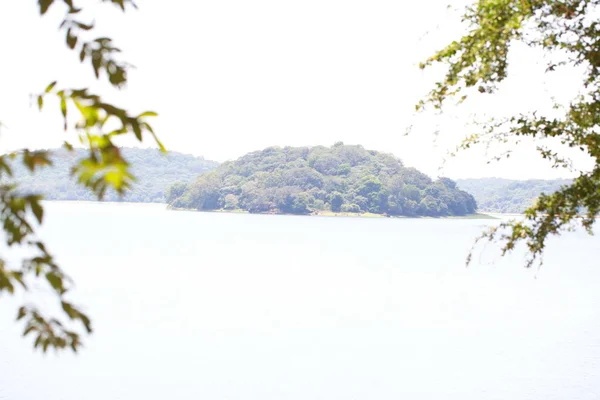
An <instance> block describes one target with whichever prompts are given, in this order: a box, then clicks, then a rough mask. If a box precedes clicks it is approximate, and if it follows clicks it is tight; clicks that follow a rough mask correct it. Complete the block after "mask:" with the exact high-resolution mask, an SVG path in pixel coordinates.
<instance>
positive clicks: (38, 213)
mask: <svg viewBox="0 0 600 400" xmlns="http://www.w3.org/2000/svg"><path fill="white" fill-rule="evenodd" d="M29 207H31V211H32V212H33V215H35V218H36V219H37V221H38V223H40V224H41V223H42V221H43V219H44V208H43V207H42V205H41V204H40V202H39V201H38V200H37V199H36V200H35V201H31V202H30V203H29Z"/></svg>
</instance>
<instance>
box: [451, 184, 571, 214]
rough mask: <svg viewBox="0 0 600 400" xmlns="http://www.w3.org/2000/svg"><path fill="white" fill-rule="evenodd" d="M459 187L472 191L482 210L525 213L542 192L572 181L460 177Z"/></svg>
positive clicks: (547, 191)
mask: <svg viewBox="0 0 600 400" xmlns="http://www.w3.org/2000/svg"><path fill="white" fill-rule="evenodd" d="M456 182H457V184H458V187H459V188H461V189H463V190H466V191H467V192H469V193H471V194H472V195H473V196H474V197H475V199H476V200H477V205H478V206H479V209H480V210H481V211H488V212H499V213H523V212H524V211H525V210H526V209H527V208H528V207H529V206H531V205H532V204H533V202H534V201H535V199H537V197H538V196H539V195H540V194H541V193H546V194H550V193H553V192H555V191H557V190H558V189H560V187H561V186H563V185H567V184H570V183H571V180H568V179H556V180H539V179H538V180H535V179H532V180H525V181H518V180H511V179H501V178H481V179H460V180H457V181H456Z"/></svg>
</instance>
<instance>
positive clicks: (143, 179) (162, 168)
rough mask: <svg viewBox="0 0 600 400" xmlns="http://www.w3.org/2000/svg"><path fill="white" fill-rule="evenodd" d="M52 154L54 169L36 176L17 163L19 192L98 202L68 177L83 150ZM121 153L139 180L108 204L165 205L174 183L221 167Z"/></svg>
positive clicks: (143, 152)
mask: <svg viewBox="0 0 600 400" xmlns="http://www.w3.org/2000/svg"><path fill="white" fill-rule="evenodd" d="M51 152H52V158H51V160H52V163H53V165H52V166H50V167H45V168H42V169H40V170H39V171H36V174H35V175H33V174H31V173H30V172H29V171H28V170H27V169H26V168H25V167H24V166H23V165H22V164H21V163H15V165H14V171H13V174H14V176H13V179H14V180H15V181H16V182H18V183H19V190H20V191H22V192H27V193H36V194H42V195H44V198H45V199H47V200H90V201H91V200H96V198H95V197H94V195H93V194H91V193H90V191H89V190H87V189H85V188H83V187H81V186H79V185H76V183H75V180H74V178H73V177H72V176H71V175H70V174H69V171H70V170H71V167H72V166H73V165H75V164H76V162H77V161H78V160H80V159H82V158H83V157H84V154H85V153H84V150H81V149H74V150H73V151H72V152H69V151H67V150H65V149H54V150H51ZM122 152H123V154H124V156H125V158H126V159H127V160H128V161H129V162H130V164H131V170H132V172H133V174H134V176H135V177H136V179H137V180H136V182H135V183H134V184H133V186H132V187H131V189H130V190H128V192H127V193H126V194H125V196H124V197H123V198H120V197H119V196H118V195H117V194H116V193H114V192H107V194H106V196H105V198H104V200H106V201H128V202H142V203H160V202H165V201H166V199H165V193H166V191H167V189H168V188H169V187H170V186H171V185H172V184H173V182H177V181H180V182H189V181H191V180H193V179H194V178H195V177H196V176H197V175H198V174H200V173H202V172H205V171H209V170H212V169H214V168H216V167H217V165H218V163H217V162H215V161H210V160H205V159H204V158H202V157H196V156H192V155H188V154H182V153H177V152H169V153H168V154H163V153H161V152H160V151H158V150H156V149H137V148H123V149H122ZM9 181H10V180H9Z"/></svg>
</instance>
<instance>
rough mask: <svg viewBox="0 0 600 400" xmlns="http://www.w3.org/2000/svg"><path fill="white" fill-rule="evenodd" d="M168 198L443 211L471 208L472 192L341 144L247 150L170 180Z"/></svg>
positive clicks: (226, 205) (232, 205) (260, 206)
mask: <svg viewBox="0 0 600 400" xmlns="http://www.w3.org/2000/svg"><path fill="white" fill-rule="evenodd" d="M168 201H169V203H170V204H171V205H172V206H173V207H176V208H188V209H196V210H215V209H243V210H247V211H250V212H254V213H292V214H310V213H313V212H318V211H333V212H353V213H359V212H370V213H376V214H388V215H406V216H448V215H466V214H472V213H474V212H475V211H476V208H477V206H476V203H475V200H474V198H473V196H471V195H470V194H468V193H466V192H464V191H462V190H459V189H457V187H456V184H455V183H454V182H453V181H452V180H450V179H447V178H440V179H438V180H436V181H433V180H431V179H430V178H429V177H428V176H427V175H425V174H423V173H421V172H419V171H417V170H416V169H414V168H407V167H405V166H404V165H403V164H402V162H401V161H400V160H399V159H398V158H396V157H395V156H393V155H390V154H385V153H379V152H377V151H372V150H366V149H364V148H363V147H362V146H349V145H344V144H343V143H341V142H340V143H336V144H335V145H334V146H332V147H329V148H328V147H324V146H317V147H284V148H280V147H269V148H266V149H264V150H262V151H256V152H253V153H249V154H247V155H245V156H243V157H241V158H239V159H238V160H236V161H233V162H227V163H224V164H222V165H221V166H219V167H218V168H217V169H216V170H215V171H212V172H208V173H205V174H202V175H200V177H199V178H198V179H197V180H196V181H195V182H194V183H192V184H190V185H182V184H178V185H175V186H174V187H172V188H171V191H170V193H169V198H168Z"/></svg>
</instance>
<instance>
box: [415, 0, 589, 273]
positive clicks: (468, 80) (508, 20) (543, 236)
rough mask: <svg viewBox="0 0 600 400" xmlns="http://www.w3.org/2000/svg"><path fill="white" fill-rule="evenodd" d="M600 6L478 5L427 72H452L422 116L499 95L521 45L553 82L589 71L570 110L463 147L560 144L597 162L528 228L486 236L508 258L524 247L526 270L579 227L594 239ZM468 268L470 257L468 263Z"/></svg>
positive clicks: (539, 207) (488, 130)
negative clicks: (561, 72)
mask: <svg viewBox="0 0 600 400" xmlns="http://www.w3.org/2000/svg"><path fill="white" fill-rule="evenodd" d="M599 11H600V4H599V2H598V1H597V0H479V1H477V2H475V3H474V4H472V5H471V6H469V7H468V8H467V9H466V11H465V13H464V16H463V21H464V22H466V23H467V24H468V31H467V33H466V34H465V35H464V36H462V37H461V38H458V39H457V40H455V41H452V42H451V43H450V44H448V45H447V46H446V47H445V48H443V49H442V50H440V51H439V52H437V53H436V54H434V55H433V56H432V57H431V58H429V59H428V60H426V61H425V62H423V63H422V64H421V68H428V67H430V66H433V65H435V64H442V65H445V66H446V67H447V70H446V74H445V77H444V79H442V80H441V81H439V82H438V83H437V84H436V85H435V87H434V88H433V90H432V91H431V92H430V93H429V95H428V96H427V97H426V98H425V99H424V100H423V101H422V102H420V103H419V104H418V105H417V109H424V108H427V107H433V108H434V109H436V110H442V109H444V108H445V107H447V103H448V102H449V101H450V100H452V99H458V101H459V102H462V101H464V100H465V99H466V98H467V96H471V95H479V96H480V95H482V94H491V93H494V92H495V91H496V90H497V88H498V84H499V83H501V82H502V81H504V80H505V79H506V77H507V72H508V60H509V57H510V55H511V51H510V50H511V47H513V46H514V44H515V43H517V42H518V43H522V44H525V45H526V46H528V47H529V48H531V49H541V50H543V51H544V52H546V53H547V54H548V55H549V56H550V59H551V60H556V61H549V62H548V65H547V70H546V72H547V74H549V75H551V74H552V72H553V71H555V70H558V69H560V68H565V67H566V68H568V67H578V68H580V69H583V71H584V75H583V79H582V81H581V85H580V88H579V89H580V90H579V94H578V95H577V97H575V98H574V99H572V101H571V102H570V104H569V105H568V106H562V105H560V104H557V105H556V108H555V110H554V112H553V113H552V114H551V115H543V114H542V113H539V112H533V113H527V112H523V113H520V114H517V115H513V116H511V117H509V118H505V119H496V120H494V121H492V122H490V123H488V124H486V125H485V126H484V127H483V129H482V131H481V133H479V134H475V135H473V136H470V137H468V138H467V139H465V140H464V141H463V142H462V143H461V145H460V146H459V148H460V149H468V148H469V147H471V146H473V145H474V144H477V143H481V142H488V143H489V142H494V141H495V142H500V143H504V142H506V141H507V140H508V139H517V140H518V139H519V138H523V137H531V138H535V139H538V140H539V139H544V138H555V139H556V140H558V141H560V142H561V143H562V144H563V145H567V146H568V147H570V148H575V149H580V150H581V151H582V152H584V153H585V154H586V155H587V156H589V157H590V158H591V159H592V160H593V161H594V167H593V169H592V170H591V171H589V172H586V171H581V172H580V173H579V175H578V176H577V177H576V178H575V179H574V180H573V181H572V182H571V183H569V184H566V185H565V186H563V187H562V188H561V189H559V190H558V191H556V192H554V193H552V194H542V195H541V196H540V197H539V198H538V199H537V201H536V202H535V204H534V205H532V206H531V207H529V208H528V209H527V210H526V212H525V220H524V221H510V222H506V223H502V224H500V225H499V226H497V227H495V228H493V229H491V230H489V231H487V232H485V233H484V234H483V235H482V236H481V237H480V239H484V240H489V241H499V242H500V243H502V252H503V254H505V253H506V252H509V251H511V250H513V249H514V247H515V246H516V245H517V244H518V243H520V242H524V243H525V244H526V246H527V249H528V252H529V255H530V257H529V258H528V260H527V263H526V265H527V267H530V266H532V265H533V264H534V263H536V262H539V263H540V265H541V255H542V253H543V251H544V248H545V246H546V241H547V239H548V237H549V236H551V235H558V234H561V233H563V232H565V231H566V230H568V229H569V228H571V227H573V226H576V225H580V226H582V227H584V228H585V229H586V230H587V231H588V232H589V233H590V234H591V233H592V226H593V225H594V222H595V221H596V218H597V217H598V213H599V212H600V130H599V128H600V24H599V23H598V18H597V15H598V12H599ZM538 150H539V152H540V155H541V157H543V158H545V159H548V160H550V161H551V162H552V163H553V166H555V167H569V166H570V162H569V160H568V159H567V158H566V157H565V156H564V155H563V154H559V153H558V152H556V151H553V150H551V149H548V148H546V147H544V146H539V147H538ZM467 261H468V262H469V261H470V256H469V258H468V260H467Z"/></svg>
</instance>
